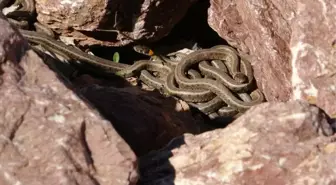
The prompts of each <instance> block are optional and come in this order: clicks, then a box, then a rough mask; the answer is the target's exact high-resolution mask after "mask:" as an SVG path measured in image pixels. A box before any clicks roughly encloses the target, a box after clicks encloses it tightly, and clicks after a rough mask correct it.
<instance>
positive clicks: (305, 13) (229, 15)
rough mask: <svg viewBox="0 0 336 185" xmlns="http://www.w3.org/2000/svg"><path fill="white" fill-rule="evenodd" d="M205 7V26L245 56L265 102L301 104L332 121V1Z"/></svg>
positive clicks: (225, 1) (215, 0)
mask: <svg viewBox="0 0 336 185" xmlns="http://www.w3.org/2000/svg"><path fill="white" fill-rule="evenodd" d="M210 2H211V7H210V8H209V10H208V14H209V17H208V22H209V25H210V26H211V27H212V28H213V29H214V30H215V31H217V32H218V34H219V35H220V36H221V37H222V38H224V39H225V40H227V41H228V42H229V44H231V45H233V46H234V47H236V48H238V49H239V50H240V52H241V53H242V54H243V55H250V60H251V62H252V65H253V67H254V71H255V76H256V80H257V82H258V85H259V87H260V88H262V90H263V91H264V94H265V95H266V98H267V100H268V101H286V100H289V99H303V100H307V101H309V102H310V103H316V105H318V106H319V107H321V108H323V109H324V110H325V111H326V112H327V113H328V114H329V115H330V116H334V117H336V103H335V98H336V88H335V86H336V78H335V74H336V55H335V48H336V44H335V43H336V41H335V35H334V33H335V29H336V16H335V15H336V6H335V2H334V1H331V0H321V1H314V0H297V1H292V0H285V1H279V0H257V1H244V0H237V1H231V0H211V1H210Z"/></svg>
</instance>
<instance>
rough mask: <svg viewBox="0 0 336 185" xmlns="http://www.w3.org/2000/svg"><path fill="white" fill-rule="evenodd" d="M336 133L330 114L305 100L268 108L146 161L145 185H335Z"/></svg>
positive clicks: (188, 139) (141, 161)
mask: <svg viewBox="0 0 336 185" xmlns="http://www.w3.org/2000/svg"><path fill="white" fill-rule="evenodd" d="M317 130H319V131H322V130H324V134H318V133H321V132H319V131H317ZM332 134H334V130H332V128H331V127H330V125H329V123H328V122H327V119H326V115H325V114H324V113H323V111H322V110H320V109H319V108H317V107H316V106H310V105H309V104H307V103H305V102H302V101H291V102H287V103H270V102H268V103H263V104H260V105H257V106H255V107H253V108H251V109H250V110H248V111H247V112H246V113H245V114H244V115H243V116H241V117H239V118H238V119H237V120H235V121H234V122H233V123H232V124H230V125H229V126H228V127H226V128H225V129H217V130H214V131H209V132H205V133H202V134H200V135H197V136H193V135H191V134H185V135H184V136H182V137H179V138H176V139H174V140H172V141H171V142H170V143H169V145H167V147H165V148H163V149H161V150H159V151H156V152H151V153H150V154H148V155H147V156H143V157H142V158H140V159H139V171H140V177H141V178H140V183H139V184H141V185H143V184H145V185H151V184H156V185H166V184H176V185H177V184H199V185H201V184H206V185H219V184H226V185H229V184H234V185H240V184H250V185H254V184H297V185H300V184H302V185H303V184H307V183H308V184H326V185H332V184H335V182H336V171H335V165H336V142H335V141H336V135H335V134H334V135H332ZM324 135H326V136H330V137H325V136H324Z"/></svg>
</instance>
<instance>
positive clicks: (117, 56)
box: [113, 52, 120, 63]
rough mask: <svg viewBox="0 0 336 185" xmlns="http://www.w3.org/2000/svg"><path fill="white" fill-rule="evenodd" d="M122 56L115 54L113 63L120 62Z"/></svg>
mask: <svg viewBox="0 0 336 185" xmlns="http://www.w3.org/2000/svg"><path fill="white" fill-rule="evenodd" d="M119 59H120V56H119V53H118V52H114V54H113V62H117V63H118V62H119Z"/></svg>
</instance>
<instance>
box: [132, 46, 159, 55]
mask: <svg viewBox="0 0 336 185" xmlns="http://www.w3.org/2000/svg"><path fill="white" fill-rule="evenodd" d="M133 50H134V51H136V52H138V53H141V54H144V55H148V56H153V55H154V52H153V50H151V49H150V48H148V47H147V46H143V45H135V46H133Z"/></svg>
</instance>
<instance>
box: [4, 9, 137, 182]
mask: <svg viewBox="0 0 336 185" xmlns="http://www.w3.org/2000/svg"><path fill="white" fill-rule="evenodd" d="M0 25H1V27H0V35H1V37H0V64H1V71H2V72H1V79H2V83H1V87H0V105H1V106H0V115H1V116H0V134H1V139H0V151H1V152H0V166H1V167H0V171H1V173H0V174H1V175H0V184H4V185H5V184H27V185H28V184H34V185H39V184H41V185H42V184H55V185H56V184H83V185H84V184H85V185H96V184H102V185H103V184H111V185H112V184H113V185H131V184H135V183H136V182H137V178H138V174H137V159H136V156H135V154H134V153H133V151H132V150H131V148H130V147H129V146H128V144H127V143H126V142H125V141H124V140H123V138H121V137H120V136H119V135H118V133H117V132H116V131H115V130H114V128H113V126H112V125H111V123H110V122H109V121H107V120H105V119H103V118H102V117H101V116H100V115H99V113H98V112H97V111H96V110H93V109H92V108H90V107H89V106H87V104H86V103H85V101H83V100H82V99H81V98H80V96H78V95H76V94H75V93H74V92H73V91H71V90H70V89H69V88H67V86H66V85H65V84H64V83H66V82H64V81H61V80H60V79H59V78H58V76H57V74H55V73H54V72H53V71H51V70H50V69H49V67H48V66H47V65H45V64H44V63H43V61H42V60H41V59H40V58H39V56H38V55H37V54H36V53H35V52H33V51H32V50H30V49H28V47H27V46H28V44H27V42H26V41H25V40H24V39H23V38H22V36H20V35H19V34H18V32H17V31H16V30H14V29H13V28H12V27H10V26H9V24H8V22H7V21H5V20H4V17H3V15H2V14H0ZM67 85H69V84H67Z"/></svg>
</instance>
